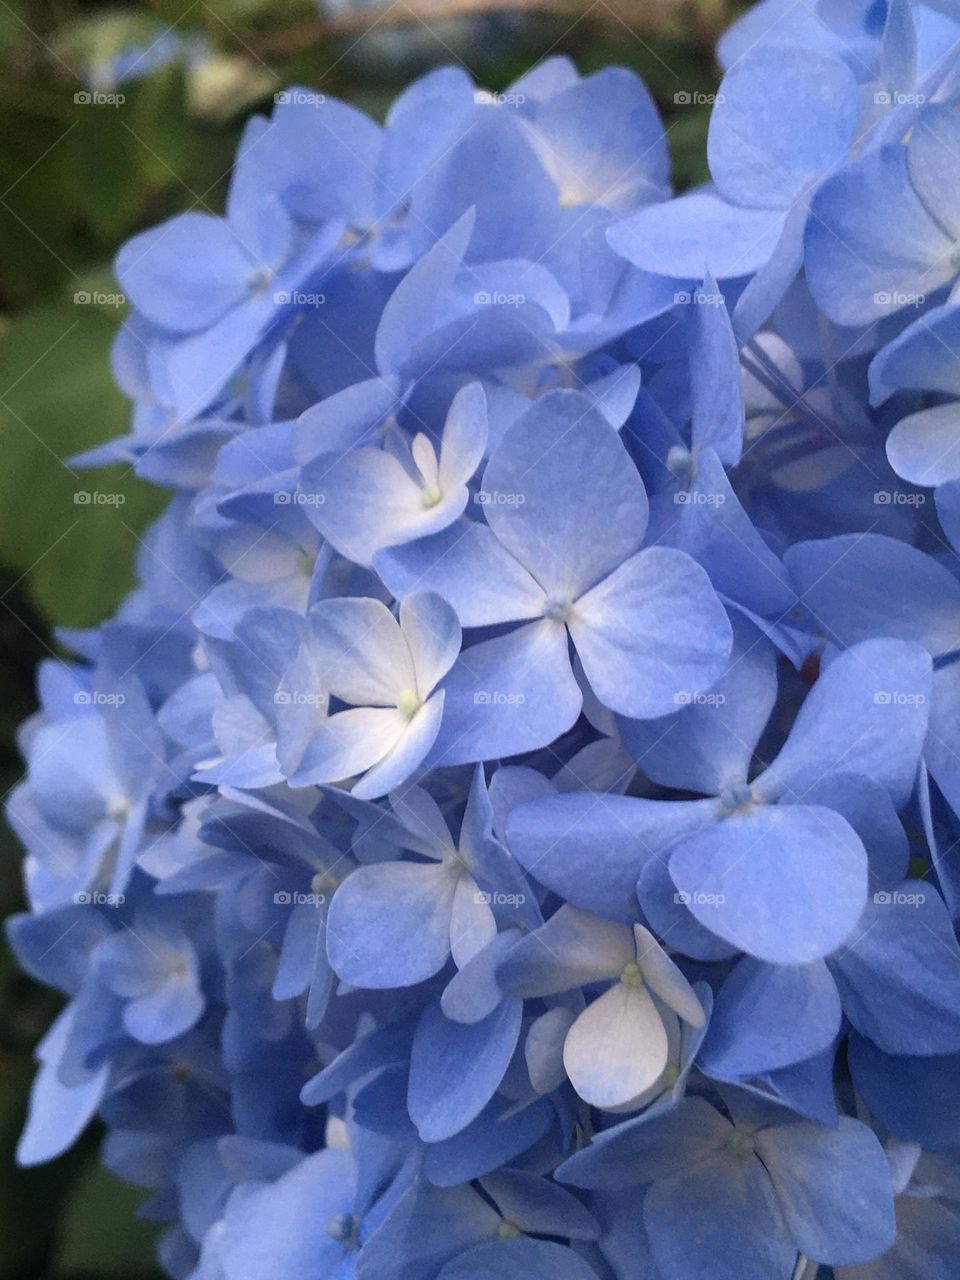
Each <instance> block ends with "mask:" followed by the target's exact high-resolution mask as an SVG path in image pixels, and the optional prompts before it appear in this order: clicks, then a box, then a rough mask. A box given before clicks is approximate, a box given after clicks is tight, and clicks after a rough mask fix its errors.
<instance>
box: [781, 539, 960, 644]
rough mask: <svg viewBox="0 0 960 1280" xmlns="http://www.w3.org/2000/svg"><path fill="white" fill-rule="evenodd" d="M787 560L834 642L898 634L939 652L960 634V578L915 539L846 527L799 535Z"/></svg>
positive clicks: (804, 598) (804, 600)
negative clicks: (820, 535) (826, 534)
mask: <svg viewBox="0 0 960 1280" xmlns="http://www.w3.org/2000/svg"><path fill="white" fill-rule="evenodd" d="M784 560H785V563H786V565H787V568H788V569H789V570H790V572H791V573H792V574H793V577H794V581H795V582H796V584H797V587H798V590H799V592H800V597H801V601H802V603H803V604H804V606H805V607H806V608H807V609H809V610H810V612H811V613H812V614H813V616H814V618H815V620H816V622H817V625H818V626H819V627H820V628H821V630H822V631H823V632H824V633H825V634H826V635H828V636H829V637H830V639H831V640H832V641H833V642H834V643H835V644H838V645H840V646H843V647H846V646H848V645H851V644H856V643H857V642H858V641H859V640H869V639H871V638H872V637H873V636H881V635H882V636H896V637H897V639H899V640H913V641H916V642H917V643H918V644H922V645H924V646H925V647H926V648H927V649H929V650H930V652H931V654H933V655H934V657H936V656H937V655H939V654H942V653H948V652H950V651H952V650H953V649H955V648H956V646H957V643H958V641H960V583H958V582H957V579H956V578H955V577H954V575H953V574H952V573H951V572H950V570H949V569H947V568H946V567H945V566H944V565H942V564H940V563H939V561H937V560H934V559H933V557H932V556H928V555H924V553H923V552H922V551H918V550H917V548H916V547H911V546H910V545H909V543H906V542H901V541H900V540H899V539H897V538H888V537H886V536H885V535H884V534H879V533H856V534H844V535H842V536H841V537H839V538H824V539H823V540H822V541H819V542H797V543H795V544H794V545H793V546H792V547H791V548H790V549H789V550H788V551H787V553H786V556H785V557H784Z"/></svg>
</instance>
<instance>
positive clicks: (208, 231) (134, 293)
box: [116, 213, 258, 333]
mask: <svg viewBox="0 0 960 1280" xmlns="http://www.w3.org/2000/svg"><path fill="white" fill-rule="evenodd" d="M257 269H258V263H257V261H256V259H255V258H252V257H251V256H250V254H249V253H247V252H246V251H245V250H244V248H243V246H242V245H241V243H240V240H239V239H238V237H237V235H236V234H235V232H233V231H232V230H231V229H230V227H229V226H228V225H227V223H226V222H225V221H224V220H223V219H222V218H214V217H211V215H210V214H207V213H181V214H178V215H177V216H176V217H175V218H170V219H169V220H168V221H167V222H162V223H161V224H160V225H159V226H157V227H151V229H150V230H149V231H142V232H141V233H140V234H139V235H137V236H134V237H133V239H132V240H128V241H127V243H126V244H125V245H124V246H123V248H122V249H121V251H120V253H119V255H118V256H117V265H116V272H117V279H118V280H119V281H120V284H121V286H122V287H123V289H124V292H125V293H126V294H127V296H128V297H129V298H130V300H131V302H132V303H133V305H134V306H135V307H136V308H137V310H138V311H139V312H141V314H143V315H144V316H146V318H147V319H148V320H149V321H150V322H151V323H152V324H156V325H159V326H160V327H161V328H162V329H168V330H170V331H171V332H174V333H196V332H198V331H200V330H202V329H205V328H207V327H208V326H209V325H211V324H213V323H215V321H217V320H219V319H220V317H221V316H222V315H223V314H224V312H226V311H227V309H228V308H230V307H233V306H236V305H237V303H239V302H242V301H243V300H244V299H245V298H246V297H247V296H248V288H249V284H248V281H250V280H252V279H253V278H254V277H255V275H256V272H257Z"/></svg>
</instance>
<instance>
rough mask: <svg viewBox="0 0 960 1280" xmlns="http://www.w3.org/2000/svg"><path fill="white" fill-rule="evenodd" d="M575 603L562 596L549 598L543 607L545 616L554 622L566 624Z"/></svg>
mask: <svg viewBox="0 0 960 1280" xmlns="http://www.w3.org/2000/svg"><path fill="white" fill-rule="evenodd" d="M572 608H573V602H572V601H570V600H567V599H565V598H563V597H561V596H548V597H547V599H546V600H545V601H544V605H543V616H544V617H545V618H550V620H551V621H552V622H566V621H567V619H568V618H569V617H570V610H571V609H572Z"/></svg>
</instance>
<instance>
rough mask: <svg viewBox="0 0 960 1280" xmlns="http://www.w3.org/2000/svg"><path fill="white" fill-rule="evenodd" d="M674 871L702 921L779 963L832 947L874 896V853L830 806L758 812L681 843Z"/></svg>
mask: <svg viewBox="0 0 960 1280" xmlns="http://www.w3.org/2000/svg"><path fill="white" fill-rule="evenodd" d="M670 874H671V876H672V877H673V882H674V884H675V885H676V886H677V889H678V891H679V892H680V893H682V894H684V895H686V897H685V902H686V905H687V906H688V907H689V909H690V911H691V912H692V914H693V915H694V916H696V918H697V919H698V920H699V921H700V923H701V924H702V925H703V926H704V927H705V928H707V929H709V930H711V932H713V933H716V934H718V935H719V937H721V938H724V939H725V940H726V941H727V942H729V943H731V944H732V945H733V946H735V947H738V948H739V949H740V950H742V951H746V952H747V953H748V954H750V955H753V956H755V957H756V958H757V959H758V960H768V961H770V963H772V964H805V963H807V962H809V961H811V960H818V959H820V958H821V957H822V956H826V955H829V954H830V952H832V951H835V950H836V948H837V947H839V946H840V945H841V944H842V943H843V942H844V941H846V939H847V938H848V937H849V936H850V934H851V933H852V932H853V930H854V929H855V927H856V925H857V921H858V920H859V918H860V913H861V911H862V910H863V905H864V902H865V900H866V896H867V856H866V853H865V851H864V848H863V845H862V844H861V842H860V839H859V837H858V836H857V835H856V834H855V832H854V831H853V829H852V828H851V827H850V825H849V824H848V823H847V822H846V821H845V820H844V819H843V818H841V817H840V815H839V814H838V813H835V812H834V811H833V810H832V809H824V808H822V807H820V806H814V805H802V806H801V805H779V806H769V805H768V806H761V807H759V808H756V809H753V810H752V811H750V812H748V813H745V814H743V815H734V816H733V817H730V818H728V819H727V820H726V821H725V822H721V823H719V824H718V825H717V826H715V827H712V828H711V829H710V830H708V831H704V832H701V833H700V834H699V835H695V836H692V837H690V839H688V840H684V841H683V842H682V843H681V844H680V845H679V846H678V847H677V848H676V849H675V850H674V852H673V853H672V855H671V857H670Z"/></svg>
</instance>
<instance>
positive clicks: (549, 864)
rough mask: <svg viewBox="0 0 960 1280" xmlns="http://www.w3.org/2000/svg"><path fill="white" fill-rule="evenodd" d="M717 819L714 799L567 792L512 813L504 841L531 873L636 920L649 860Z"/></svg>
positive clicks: (591, 904)
mask: <svg viewBox="0 0 960 1280" xmlns="http://www.w3.org/2000/svg"><path fill="white" fill-rule="evenodd" d="M714 821H716V804H715V802H713V801H677V802H668V801H659V800H640V799H635V798H634V797H632V796H611V795H602V796H601V795H565V796H549V797H545V798H544V799H542V800H533V801H530V802H529V803H528V804H523V805H520V806H519V807H518V808H516V809H514V810H513V811H512V812H511V813H510V816H509V818H508V819H507V844H508V846H509V848H510V851H511V853H512V854H513V856H514V857H515V858H516V859H517V861H518V862H519V863H520V865H521V866H522V867H524V868H525V870H527V871H528V872H529V873H530V874H531V875H532V876H534V877H535V878H536V879H537V880H539V881H540V883H541V884H544V885H546V887H547V888H548V889H552V890H553V891H554V893H559V894H560V896H561V897H563V898H565V899H566V901H567V902H570V903H572V904H574V905H575V906H578V907H583V908H585V909H586V910H588V911H595V912H597V913H598V914H600V915H606V916H610V917H611V918H612V919H614V920H623V921H633V920H635V919H636V914H637V912H636V884H637V879H638V878H639V876H640V874H641V872H642V871H643V868H644V867H645V866H646V864H647V862H648V860H649V859H651V858H653V857H655V856H656V855H657V854H658V853H662V852H663V851H665V850H667V849H669V848H670V847H671V846H672V845H674V844H676V842H677V841H678V840H680V839H681V838H683V837H684V836H687V835H691V834H693V833H694V832H696V831H702V830H703V829H704V827H707V826H709V825H711V824H712V823H713V822H714Z"/></svg>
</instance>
